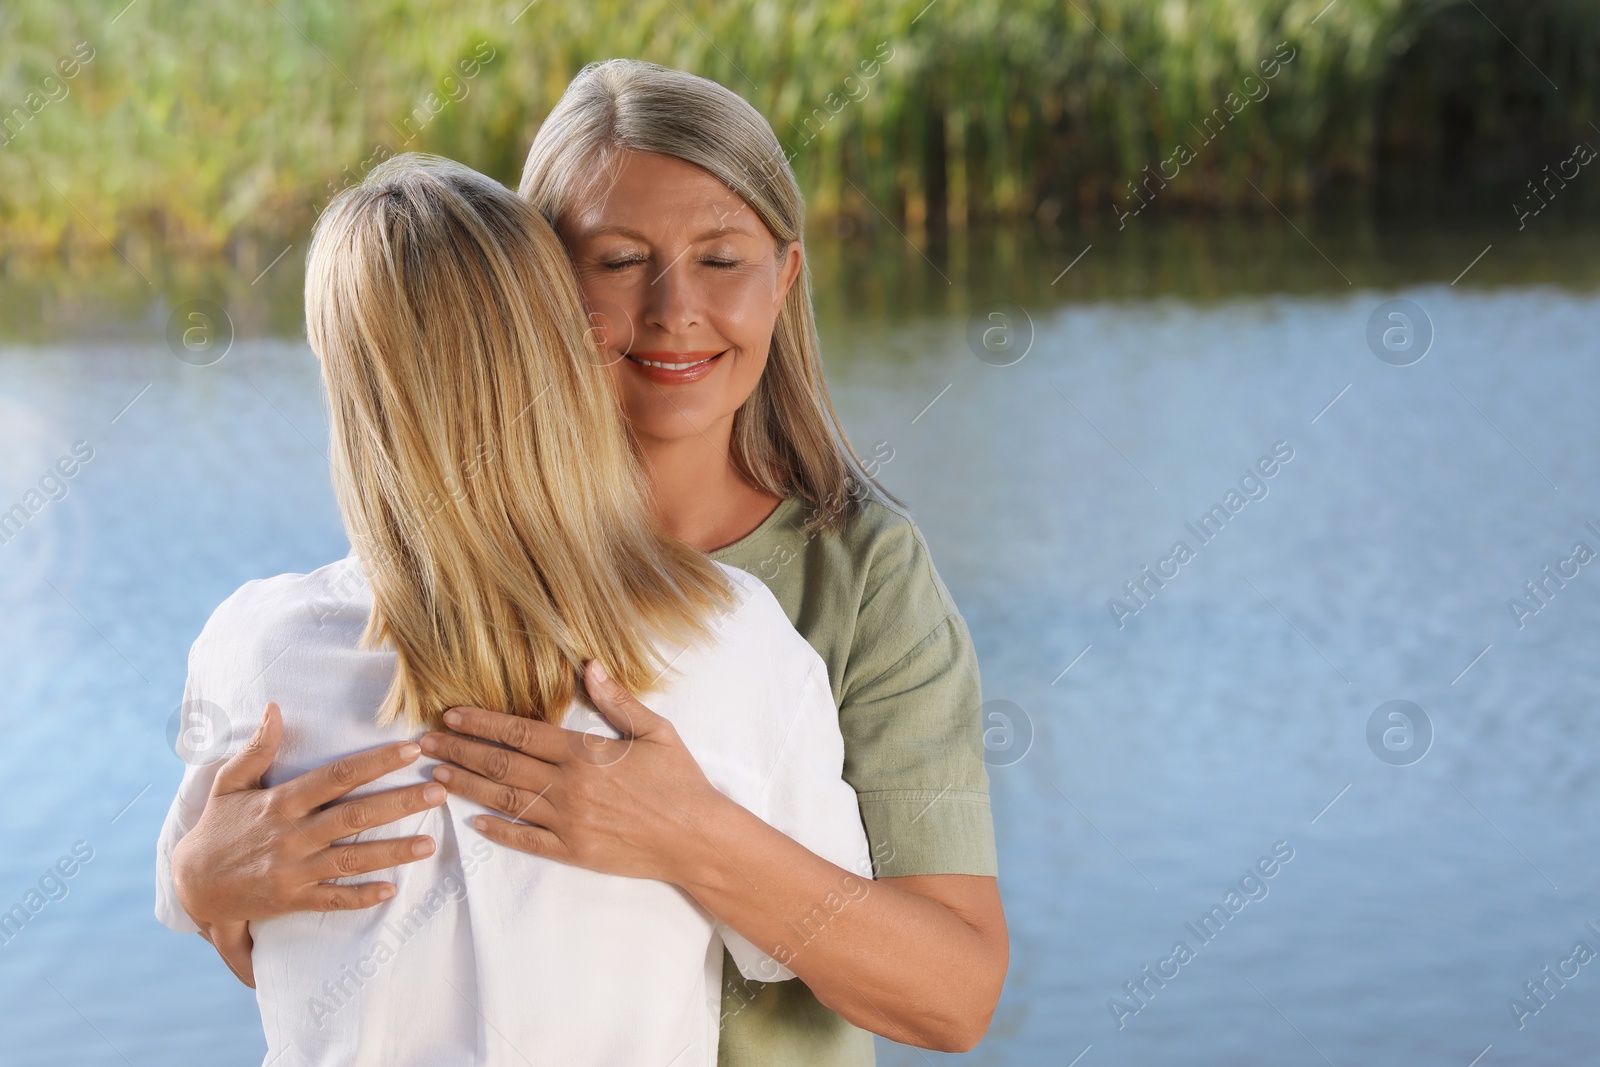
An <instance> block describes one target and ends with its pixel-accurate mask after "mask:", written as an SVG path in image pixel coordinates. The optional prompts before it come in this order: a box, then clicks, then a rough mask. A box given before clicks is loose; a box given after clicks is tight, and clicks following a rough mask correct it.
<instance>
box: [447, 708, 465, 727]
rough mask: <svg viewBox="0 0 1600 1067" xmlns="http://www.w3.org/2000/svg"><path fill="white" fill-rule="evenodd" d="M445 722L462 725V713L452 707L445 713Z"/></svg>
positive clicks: (450, 724) (448, 724)
mask: <svg viewBox="0 0 1600 1067" xmlns="http://www.w3.org/2000/svg"><path fill="white" fill-rule="evenodd" d="M444 722H445V725H446V726H460V725H461V713H460V712H459V711H456V710H455V709H454V708H452V709H450V710H449V711H447V712H445V713H444Z"/></svg>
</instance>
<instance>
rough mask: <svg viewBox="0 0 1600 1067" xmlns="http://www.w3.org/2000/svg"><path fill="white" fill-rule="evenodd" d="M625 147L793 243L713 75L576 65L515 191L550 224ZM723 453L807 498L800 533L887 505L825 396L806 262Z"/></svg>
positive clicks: (788, 217)
mask: <svg viewBox="0 0 1600 1067" xmlns="http://www.w3.org/2000/svg"><path fill="white" fill-rule="evenodd" d="M629 150H632V151H640V152H653V153H656V154H657V155H663V156H673V157H675V158H677V159H681V160H683V161H684V162H686V163H692V164H694V165H695V166H697V167H700V168H701V169H702V170H705V171H707V172H708V173H710V174H711V175H712V176H714V177H715V178H717V179H718V180H719V181H721V182H722V183H723V184H724V185H726V186H727V187H728V188H729V189H731V190H733V192H734V193H736V194H738V195H739V196H740V197H741V198H743V199H744V201H745V203H747V204H749V205H750V208H751V210H753V211H754V212H755V213H756V215H757V217H759V218H760V219H761V221H762V222H763V223H764V224H765V225H766V227H767V229H768V230H770V231H771V232H772V235H773V237H775V238H776V239H777V243H778V247H779V248H782V247H783V246H784V245H786V244H787V243H788V242H790V241H800V242H801V243H802V247H804V227H805V200H804V198H803V197H802V196H801V195H800V186H799V184H798V183H797V182H796V181H795V177H794V172H793V171H792V170H791V169H790V167H789V161H788V159H787V158H786V157H785V156H784V153H783V148H782V146H781V145H780V144H779V143H778V137H777V135H776V134H775V133H773V132H772V126H771V125H770V124H769V123H768V122H767V120H766V119H765V118H763V117H762V116H761V113H760V112H759V111H757V110H756V109H755V108H754V107H753V106H751V104H750V103H749V102H748V101H747V100H745V99H744V98H743V97H741V96H739V95H738V94H737V93H735V92H732V91H731V90H729V89H727V88H724V87H723V86H721V85H718V84H717V83H716V82H713V81H709V80H707V79H705V78H701V77H698V76H697V75H694V74H689V73H687V72H685V71H681V70H673V69H671V68H669V67H662V66H659V65H657V64H655V63H647V62H644V61H643V60H636V59H610V60H606V61H604V62H601V63H591V64H589V65H588V66H586V67H584V68H583V69H582V70H581V71H579V72H578V75H577V77H575V78H573V79H572V82H571V83H570V84H569V85H568V86H567V90H566V92H565V93H563V94H562V97H561V99H560V100H559V101H557V103H556V106H555V107H554V108H553V109H551V111H550V114H549V115H548V116H547V117H546V118H545V120H544V123H543V125H541V126H540V127H539V132H538V134H537V135H535V137H534V139H533V146H532V147H531V148H530V149H529V150H528V159H527V163H526V164H525V165H524V166H523V170H522V182H521V186H520V189H519V191H520V193H521V194H522V195H523V196H524V197H526V198H527V199H528V200H529V202H531V203H532V204H533V205H534V206H535V207H536V208H538V209H539V211H540V212H541V213H542V214H543V215H544V217H545V218H547V219H549V220H550V222H551V224H552V225H555V226H557V227H559V226H560V225H561V224H562V221H563V219H564V217H565V216H566V215H567V213H568V212H569V211H570V210H571V209H572V208H573V206H574V205H575V204H576V203H577V201H579V200H580V199H582V198H584V197H586V196H588V195H590V194H591V193H593V192H595V191H596V190H599V189H602V188H603V187H604V183H605V181H606V180H607V179H608V178H610V177H613V176H614V175H615V174H616V172H617V169H618V168H619V166H620V163H621V156H622V153H623V152H625V151H629ZM802 262H804V260H803V259H802ZM731 458H732V460H733V462H734V465H735V467H736V468H737V469H738V470H739V472H740V474H742V475H743V476H744V477H745V478H746V479H747V480H749V481H750V482H751V483H752V484H754V485H756V486H758V487H759V488H761V489H763V490H765V491H767V492H769V493H772V494H773V495H775V496H782V497H787V496H793V495H799V496H802V497H804V498H805V499H807V500H808V501H810V502H811V503H812V505H813V506H814V510H813V512H812V514H811V516H810V518H809V519H808V520H807V523H806V528H807V529H808V530H812V531H817V530H823V529H838V528H840V527H842V526H843V525H844V523H845V522H846V521H847V520H848V519H849V518H851V517H852V516H853V515H854V514H855V513H856V512H857V511H858V510H859V508H860V503H861V500H862V499H863V498H864V497H865V496H867V495H870V494H873V493H876V494H878V495H880V496H882V497H886V498H887V499H890V500H894V497H892V496H890V495H889V493H888V492H887V491H886V490H884V489H883V487H882V486H880V485H879V484H878V483H877V481H876V480H875V479H874V478H873V477H872V476H871V475H870V474H868V473H867V471H866V470H865V468H864V466H863V464H862V462H861V459H860V457H859V456H857V455H856V453H855V450H854V449H853V448H851V446H850V442H849V439H848V438H847V437H846V436H845V432H844V427H843V426H842V425H841V424H840V422H839V416H838V414H837V413H836V412H835V411H834V408H833V401H832V400H831V399H830V398H829V396H828V387H827V384H826V383H825V382H824V381H823V376H822V347H821V344H820V343H819V341H818V339H817V324H816V318H815V315H814V313H813V312H812V308H811V276H810V267H809V266H806V267H805V268H804V269H803V270H802V271H801V273H800V276H799V277H798V278H797V279H796V280H795V283H794V285H792V286H791V287H790V289H789V293H788V296H787V298H786V299H785V300H784V304H783V307H782V308H781V309H780V310H779V312H778V320H777V324H776V326H775V327H774V329H773V332H772V347H771V350H770V351H769V353H768V358H767V367H766V370H765V371H764V372H763V373H762V375H761V380H760V382H759V383H758V384H757V385H756V388H755V390H754V392H752V393H751V395H750V398H749V399H748V400H746V401H745V403H744V404H743V405H742V406H741V407H740V408H739V410H738V412H736V413H735V415H734V420H733V441H732V455H731ZM896 502H897V503H898V501H896Z"/></svg>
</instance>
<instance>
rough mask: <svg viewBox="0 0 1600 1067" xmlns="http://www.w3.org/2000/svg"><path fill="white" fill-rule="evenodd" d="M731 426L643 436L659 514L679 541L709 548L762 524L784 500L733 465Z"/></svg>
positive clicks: (642, 448)
mask: <svg viewBox="0 0 1600 1067" xmlns="http://www.w3.org/2000/svg"><path fill="white" fill-rule="evenodd" d="M730 438H731V426H729V427H726V428H722V432H721V433H717V432H716V430H715V429H710V430H708V431H707V432H706V434H704V435H701V434H695V435H692V436H689V437H679V438H673V439H671V440H654V439H652V440H640V441H639V452H640V455H641V457H642V458H643V460H644V466H645V472H646V474H647V475H648V476H649V478H650V487H651V490H652V492H653V494H654V502H655V512H656V517H657V518H658V519H660V520H661V522H662V524H663V525H664V526H666V528H667V530H668V532H670V533H671V534H672V535H673V536H674V537H676V538H678V539H679V540H680V541H683V542H685V543H686V544H688V545H690V546H692V547H694V548H697V549H699V550H700V551H702V552H710V551H712V550H714V549H718V548H721V547H723V546H724V545H729V544H732V543H733V542H735V541H737V540H739V539H740V538H741V537H744V536H745V535H746V534H748V533H750V531H752V530H754V529H755V528H756V527H757V526H760V525H761V523H762V522H763V521H765V519H766V518H767V516H769V515H771V514H772V511H773V509H774V508H776V507H777V506H778V504H779V503H780V502H781V500H780V498H779V497H775V496H773V495H772V494H770V493H768V492H766V491H765V490H762V489H758V488H756V487H755V486H753V485H751V484H750V483H749V482H748V481H746V480H745V478H744V476H743V475H741V474H740V473H739V471H738V470H737V469H736V468H735V467H734V465H733V460H732V458H731V453H730V451H729V444H730Z"/></svg>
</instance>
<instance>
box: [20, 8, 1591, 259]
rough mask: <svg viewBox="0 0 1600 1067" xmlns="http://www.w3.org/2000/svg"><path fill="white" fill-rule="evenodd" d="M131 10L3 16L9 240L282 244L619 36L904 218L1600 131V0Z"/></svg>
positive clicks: (493, 122) (1441, 187)
mask: <svg viewBox="0 0 1600 1067" xmlns="http://www.w3.org/2000/svg"><path fill="white" fill-rule="evenodd" d="M125 3H126V0H112V2H109V3H86V2H77V0H7V2H6V4H5V6H4V7H0V42H3V43H0V121H3V122H4V130H3V135H0V141H3V145H0V238H3V250H4V251H16V250H21V249H28V248H34V249H55V250H61V249H66V250H69V251H70V250H72V249H74V248H84V249H94V248H98V249H99V250H101V251H104V249H105V247H106V244H107V242H114V243H115V245H116V246H117V248H118V249H119V250H120V251H122V252H123V253H124V254H131V255H132V256H133V258H135V259H137V258H138V252H137V250H138V249H140V248H141V247H145V246H147V245H149V244H150V243H161V244H165V245H167V246H168V247H193V248H195V249H196V250H210V251H215V250H217V249H228V250H230V251H234V250H237V249H238V248H240V247H249V248H252V249H254V248H257V247H259V246H263V245H265V246H273V247H271V248H269V250H268V251H267V252H266V258H267V259H270V257H271V255H272V252H273V251H274V250H275V246H276V245H281V243H282V241H281V240H275V239H276V238H278V237H281V235H284V234H292V233H295V232H300V231H301V230H302V228H303V227H304V226H305V225H307V224H308V223H309V221H310V220H311V219H312V218H313V217H314V215H315V212H316V210H317V209H318V208H319V207H320V205H321V204H322V203H324V202H325V201H326V199H327V197H328V196H329V195H331V193H332V191H334V190H336V189H337V188H338V187H339V186H340V185H342V184H344V183H346V182H349V181H353V180H355V179H357V178H359V177H360V175H361V173H362V171H363V170H364V168H365V166H367V165H370V162H371V161H374V160H375V158H381V156H382V154H384V153H386V152H396V151H406V150H418V149H420V150H425V151H431V152H438V153H441V154H444V155H448V156H451V157H453V158H456V159H460V160H462V161H463V162H466V163H468V164H470V165H472V166H475V167H477V168H479V169H481V170H484V171H487V172H489V173H491V174H494V175H496V176H497V177H499V178H501V179H502V180H505V181H507V182H508V183H511V184H514V183H515V181H516V178H517V172H518V169H519V167H520V164H521V160H522V155H523V153H524V152H525V151H526V149H527V145H528V143H529V141H530V139H531V138H532V135H533V133H534V131H535V130H537V128H538V125H539V122H540V120H541V119H542V117H543V116H544V114H545V113H546V112H547V111H548V110H549V108H550V106H551V105H552V104H553V103H554V101H555V100H556V99H557V97H558V96H559V95H560V93H561V91H562V89H563V88H564V86H565V85H566V83H567V81H568V80H569V79H570V78H571V76H572V75H573V74H574V73H576V72H577V70H578V69H579V68H580V67H581V66H582V65H583V64H584V63H586V62H589V61H591V60H595V59H601V58H607V57H611V56H637V57H641V58H645V59H651V60H654V61H657V62H660V63H664V64H668V65H670V66H674V67H680V68H683V69H687V70H692V71H695V72H696V73H699V74H702V75H705V76H707V77H710V78H714V79H716V80H717V81H719V82H721V83H723V84H724V85H727V86H728V87H730V88H732V89H733V90H735V91H736V92H738V93H740V94H741V95H743V96H745V97H746V98H747V99H749V100H750V101H751V102H752V103H754V104H755V106H756V107H757V108H759V109H760V110H761V111H762V112H763V113H764V114H765V115H767V116H768V118H769V119H770V120H771V121H772V123H773V126H774V129H776V131H777V132H778V136H779V138H780V140H782V141H783V143H784V145H785V148H786V149H787V150H788V151H790V152H791V153H792V154H793V165H794V167H795V170H796V173H797V174H798V175H799V177H800V180H801V183H802V185H803V187H804V188H805V190H806V192H807V196H808V202H809V204H810V209H811V212H812V215H813V218H816V219H831V220H836V221H837V222H838V224H839V225H840V226H841V227H844V228H849V227H851V226H856V227H866V228H872V227H881V226H883V225H884V224H885V223H886V222H887V223H892V224H893V225H894V226H895V227H896V228H899V229H903V230H905V231H906V232H908V233H909V234H911V235H912V236H914V237H915V236H918V235H921V234H926V233H929V232H933V233H935V234H937V233H940V232H946V231H950V230H960V229H961V228H964V227H966V226H968V225H970V224H973V223H976V222H979V221H985V220H993V219H1009V220H1017V219H1024V220H1032V221H1036V222H1038V223H1041V224H1043V225H1045V226H1046V227H1050V226H1053V225H1055V224H1057V223H1058V222H1063V223H1066V222H1073V221H1074V220H1081V219H1084V218H1085V217H1094V218H1097V219H1101V218H1103V219H1107V220H1113V221H1114V220H1115V219H1116V218H1117V217H1118V216H1119V215H1120V214H1121V213H1122V212H1132V211H1134V210H1135V209H1141V213H1142V210H1143V209H1142V208H1141V205H1144V204H1146V203H1148V205H1149V207H1148V210H1150V211H1151V212H1152V213H1156V214H1161V213H1169V212H1177V211H1186V210H1203V211H1222V210H1237V209H1245V210H1250V211H1268V212H1269V213H1270V211H1271V207H1268V206H1267V205H1266V203H1265V201H1268V200H1270V202H1271V205H1273V206H1276V207H1279V208H1282V209H1284V210H1293V209H1294V208H1296V207H1306V206H1308V205H1314V204H1317V203H1320V202H1323V201H1327V200H1337V199H1338V198H1341V197H1344V198H1350V197H1354V198H1355V199H1357V200H1360V201H1363V202H1366V203H1371V204H1379V205H1381V204H1391V205H1397V206H1401V207H1406V206H1408V205H1410V206H1412V207H1416V206H1418V205H1420V206H1422V207H1424V208H1431V207H1435V206H1437V205H1439V204H1441V203H1449V202H1454V201H1456V200H1462V199H1469V200H1470V199H1473V198H1481V197H1482V195H1483V192H1484V190H1485V189H1487V188H1493V189H1494V190H1495V191H1496V192H1495V195H1497V196H1500V197H1501V199H1500V201H1499V203H1500V204H1501V205H1504V204H1505V203H1508V200H1507V199H1506V197H1507V196H1511V195H1516V191H1517V190H1518V189H1519V188H1521V187H1522V186H1523V185H1524V184H1525V183H1526V182H1528V181H1530V180H1533V179H1535V178H1537V177H1539V175H1540V171H1541V167H1543V166H1545V165H1547V164H1554V163H1557V162H1558V161H1560V160H1562V159H1564V158H1566V157H1567V156H1568V155H1569V154H1570V153H1571V150H1572V147H1573V145H1574V143H1575V141H1576V140H1579V139H1589V141H1590V143H1591V144H1593V145H1595V146H1596V147H1600V116H1597V113H1596V108H1595V103H1596V100H1597V92H1596V90H1597V89H1600V5H1597V4H1595V3H1593V2H1592V0H1334V2H1333V3H1331V4H1330V3H1328V2H1327V0H1258V2H1257V0H1004V2H1001V0H935V2H934V3H932V4H928V3H927V0H910V2H900V0H791V2H788V3H779V2H776V0H719V2H713V0H636V2H628V3H622V2H620V0H589V2H586V3H580V4H573V3H557V2H550V0H535V2H534V3H531V4H527V5H526V6H524V0H510V2H505V3H496V2H488V0H465V2H462V0H388V2H385V3H371V4H346V3H335V2H331V0H256V2H248V3H231V4H227V5H221V4H216V5H213V4H207V3H200V4H195V3H181V2H178V0H134V2H133V3H132V4H128V5H127V6H124V4H125ZM79 42H88V45H87V47H88V48H89V49H92V58H90V59H89V60H88V61H87V62H82V63H80V64H79V66H78V68H77V69H76V71H75V75H74V76H73V77H71V78H66V77H64V76H63V75H64V70H65V68H64V67H63V66H62V64H63V63H65V62H70V61H71V60H73V59H74V49H75V48H79V47H80V46H79ZM79 54H80V55H81V54H82V52H80V53H79ZM1286 55H1292V58H1290V59H1288V60H1286V61H1285V60H1284V57H1285V56H1286ZM1275 56H1276V59H1277V61H1278V63H1277V69H1276V72H1275V76H1274V77H1271V78H1270V79H1269V78H1267V77H1266V76H1265V70H1267V69H1269V68H1265V67H1263V63H1264V62H1267V63H1270V62H1272V61H1274V57H1275ZM1230 94H1233V95H1232V96H1231V97H1230ZM1180 144H1185V145H1188V146H1189V148H1190V149H1191V151H1192V158H1191V159H1187V160H1184V161H1182V162H1181V164H1179V163H1177V162H1176V161H1175V159H1174V157H1175V153H1176V150H1177V148H1178V146H1179V145H1180ZM1163 166H1165V168H1166V169H1165V170H1163V169H1162V168H1163ZM1174 171H1175V172H1176V176H1175V177H1172V178H1171V179H1170V180H1167V179H1166V178H1165V177H1163V178H1161V179H1159V181H1152V180H1151V175H1152V174H1155V173H1157V172H1161V173H1163V174H1167V175H1170V174H1173V173H1174ZM1575 196H1576V194H1574V197H1575ZM1498 210H1500V211H1502V212H1504V211H1505V208H1504V207H1503V206H1501V207H1500V208H1498ZM256 254H257V253H256V252H251V253H250V255H251V256H254V255H256ZM261 263H262V266H265V265H266V260H262V261H261Z"/></svg>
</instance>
